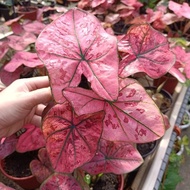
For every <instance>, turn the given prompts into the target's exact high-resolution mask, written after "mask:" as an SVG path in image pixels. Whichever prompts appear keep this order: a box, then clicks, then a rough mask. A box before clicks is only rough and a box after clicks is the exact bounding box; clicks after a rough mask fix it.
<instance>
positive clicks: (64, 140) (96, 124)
mask: <svg viewBox="0 0 190 190" xmlns="http://www.w3.org/2000/svg"><path fill="white" fill-rule="evenodd" d="M103 117H104V113H103V112H98V113H95V114H91V115H86V116H80V117H77V116H76V115H75V113H74V111H73V109H72V107H71V106H70V105H69V104H68V102H66V103H64V104H57V105H55V106H54V107H52V108H51V109H50V111H49V112H48V113H47V114H46V115H45V118H44V119H43V125H42V130H43V133H44V136H45V139H46V148H47V152H48V154H49V157H50V160H51V163H52V166H53V168H54V170H55V171H57V172H66V173H71V172H73V170H74V169H75V168H77V167H79V166H81V165H82V164H84V163H85V162H87V161H89V160H90V159H92V157H93V156H94V155H95V153H96V151H97V147H98V142H99V139H100V136H101V133H102V128H103V126H102V121H103ZM84 155H85V156H84Z"/></svg>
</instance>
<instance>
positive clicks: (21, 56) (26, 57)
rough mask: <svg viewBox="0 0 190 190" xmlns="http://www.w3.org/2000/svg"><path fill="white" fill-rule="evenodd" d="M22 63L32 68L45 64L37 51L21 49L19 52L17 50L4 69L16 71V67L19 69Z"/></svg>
mask: <svg viewBox="0 0 190 190" xmlns="http://www.w3.org/2000/svg"><path fill="white" fill-rule="evenodd" d="M22 65H24V66H27V67H30V68H35V67H43V66H44V64H43V62H42V61H41V60H40V59H39V58H38V56H37V54H36V53H31V52H27V51H19V52H16V53H15V54H14V55H13V57H12V59H11V61H10V62H8V63H7V64H6V65H5V67H4V70H6V71H8V72H14V71H15V70H16V69H18V68H19V67H20V66H22Z"/></svg>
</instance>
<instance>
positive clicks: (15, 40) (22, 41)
mask: <svg viewBox="0 0 190 190" xmlns="http://www.w3.org/2000/svg"><path fill="white" fill-rule="evenodd" d="M7 38H8V39H9V40H10V41H9V46H10V47H11V48H13V49H14V50H17V51H22V50H24V49H25V48H26V47H27V46H28V45H29V44H32V43H35V42H36V36H35V35H34V34H32V33H29V32H25V33H24V34H22V35H21V36H19V35H11V36H8V37H7Z"/></svg>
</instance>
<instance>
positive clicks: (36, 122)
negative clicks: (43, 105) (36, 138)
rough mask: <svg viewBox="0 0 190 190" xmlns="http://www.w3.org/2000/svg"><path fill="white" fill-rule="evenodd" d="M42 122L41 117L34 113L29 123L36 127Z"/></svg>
mask: <svg viewBox="0 0 190 190" xmlns="http://www.w3.org/2000/svg"><path fill="white" fill-rule="evenodd" d="M41 123H42V118H41V117H40V116H38V115H34V116H33V118H32V120H31V124H33V125H35V126H36V127H40V126H41Z"/></svg>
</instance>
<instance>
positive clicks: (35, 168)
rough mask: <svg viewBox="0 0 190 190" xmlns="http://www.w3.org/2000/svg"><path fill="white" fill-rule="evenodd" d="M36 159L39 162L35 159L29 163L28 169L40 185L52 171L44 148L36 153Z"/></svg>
mask: <svg viewBox="0 0 190 190" xmlns="http://www.w3.org/2000/svg"><path fill="white" fill-rule="evenodd" d="M38 158H39V160H37V159H36V160H32V161H31V162H30V169H31V172H32V174H33V175H35V177H36V179H37V180H38V181H39V182H40V183H42V182H43V181H45V180H46V179H47V178H48V177H49V176H50V175H51V174H52V172H53V170H52V167H51V163H50V160H49V157H48V154H47V151H46V149H45V148H41V149H40V150H39V151H38Z"/></svg>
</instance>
